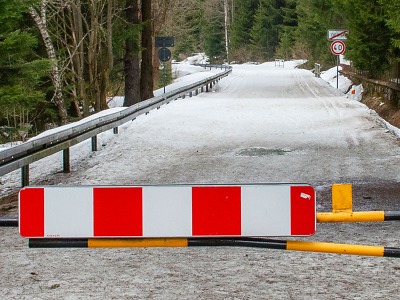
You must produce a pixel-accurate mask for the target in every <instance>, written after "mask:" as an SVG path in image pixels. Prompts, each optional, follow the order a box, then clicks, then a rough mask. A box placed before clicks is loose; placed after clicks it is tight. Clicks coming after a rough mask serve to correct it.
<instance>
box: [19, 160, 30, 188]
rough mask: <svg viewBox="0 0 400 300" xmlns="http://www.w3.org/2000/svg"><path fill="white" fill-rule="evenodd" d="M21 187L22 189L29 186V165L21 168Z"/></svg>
mask: <svg viewBox="0 0 400 300" xmlns="http://www.w3.org/2000/svg"><path fill="white" fill-rule="evenodd" d="M21 185H22V187H25V186H28V185H29V165H26V166H23V167H22V168H21Z"/></svg>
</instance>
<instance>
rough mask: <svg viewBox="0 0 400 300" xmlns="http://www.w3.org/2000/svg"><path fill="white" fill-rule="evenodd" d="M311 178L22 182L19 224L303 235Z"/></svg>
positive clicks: (37, 231) (308, 231) (127, 234)
mask: <svg viewBox="0 0 400 300" xmlns="http://www.w3.org/2000/svg"><path fill="white" fill-rule="evenodd" d="M315 228H316V211H315V191H314V189H313V187H311V186H309V185H290V184H249V185H165V186H98V187H92V186H82V187H26V188H24V189H22V190H21V191H20V193H19V231H20V234H21V236H23V237H30V238H39V237H41V238H43V237H46V238H54V237H57V238H74V237H75V238H76V237H86V238H92V237H96V238H97V237H99V238H109V237H120V238H121V237H123V238H132V237H141V238H164V237H241V236H309V235H312V234H314V233H315Z"/></svg>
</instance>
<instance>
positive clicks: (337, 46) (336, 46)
mask: <svg viewBox="0 0 400 300" xmlns="http://www.w3.org/2000/svg"><path fill="white" fill-rule="evenodd" d="M331 51H332V53H333V54H335V55H341V54H343V53H344V52H345V51H346V45H345V44H344V43H343V42H342V41H334V42H332V44H331Z"/></svg>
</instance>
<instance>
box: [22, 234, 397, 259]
mask: <svg viewBox="0 0 400 300" xmlns="http://www.w3.org/2000/svg"><path fill="white" fill-rule="evenodd" d="M29 247H30V248H138V247H139V248H140V247H252V248H265V249H279V250H291V251H309V252H322V253H333V254H349V255H362V256H381V257H400V248H389V247H382V246H368V245H352V244H335V243H323V242H309V241H307V242H304V241H293V240H290V241H283V240H274V239H263V238H189V239H186V238H171V239H165V238H162V239H141V238H138V239H53V238H50V239H49V238H45V239H29Z"/></svg>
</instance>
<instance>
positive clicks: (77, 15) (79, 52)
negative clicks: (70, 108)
mask: <svg viewBox="0 0 400 300" xmlns="http://www.w3.org/2000/svg"><path fill="white" fill-rule="evenodd" d="M81 5H82V4H81V0H77V1H76V4H72V15H73V21H72V24H73V29H72V32H71V34H72V38H73V50H74V52H73V53H75V51H76V53H75V54H74V55H73V66H74V69H75V72H74V74H73V76H74V77H75V81H76V90H77V93H76V94H77V95H76V96H77V100H78V102H81V103H82V108H83V115H84V116H88V115H89V104H88V101H87V99H86V93H85V79H84V76H83V70H84V66H85V57H84V47H83V44H84V34H83V23H82V18H83V15H82V9H81Z"/></svg>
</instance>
